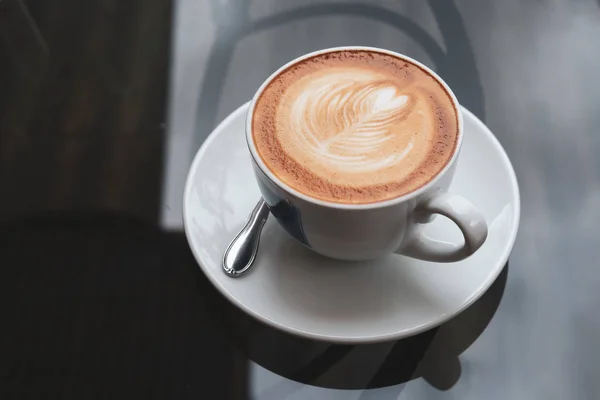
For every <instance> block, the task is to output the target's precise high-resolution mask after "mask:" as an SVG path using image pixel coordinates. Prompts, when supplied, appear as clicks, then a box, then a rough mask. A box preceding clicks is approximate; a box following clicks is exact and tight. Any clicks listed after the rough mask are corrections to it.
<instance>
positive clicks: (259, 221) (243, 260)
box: [223, 197, 269, 278]
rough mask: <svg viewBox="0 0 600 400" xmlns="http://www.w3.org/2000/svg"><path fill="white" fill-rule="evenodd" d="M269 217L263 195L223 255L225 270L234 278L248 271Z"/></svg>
mask: <svg viewBox="0 0 600 400" xmlns="http://www.w3.org/2000/svg"><path fill="white" fill-rule="evenodd" d="M267 218H269V207H268V206H267V203H266V202H265V201H264V200H263V198H262V197H261V199H260V201H259V202H258V203H257V204H256V207H254V210H252V213H251V214H250V217H249V218H248V222H246V225H244V227H243V228H242V230H241V231H240V232H239V233H238V234H237V235H236V236H235V238H233V240H232V241H231V243H229V246H227V250H225V254H224V255H223V271H224V272H225V273H226V274H227V275H228V276H230V277H232V278H237V277H239V276H241V275H243V274H244V273H246V272H247V271H248V270H249V269H250V267H251V266H252V263H253V262H254V259H255V258H256V253H257V252H258V243H259V241H260V233H261V231H262V229H263V226H265V222H267Z"/></svg>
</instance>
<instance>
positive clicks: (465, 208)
mask: <svg viewBox="0 0 600 400" xmlns="http://www.w3.org/2000/svg"><path fill="white" fill-rule="evenodd" d="M415 212H416V213H417V219H418V220H422V221H426V219H427V218H428V217H429V216H431V214H440V215H443V216H445V217H447V218H449V219H450V220H452V221H453V222H454V223H455V224H456V225H457V226H458V227H459V228H460V230H461V232H462V234H463V237H464V244H462V245H460V244H453V243H448V242H442V241H439V240H435V239H432V238H430V237H427V236H426V235H424V234H423V232H422V230H421V229H418V228H417V229H416V230H415V232H414V233H413V234H412V235H411V236H409V237H408V238H407V239H406V240H405V241H404V245H403V246H402V247H401V248H400V250H398V251H396V252H397V253H399V254H403V255H405V256H408V257H413V258H418V259H421V260H425V261H433V262H454V261H460V260H464V259H465V258H467V257H469V256H470V255H471V254H473V253H475V252H476V251H477V250H478V249H479V248H480V247H481V245H482V244H483V242H485V239H486V238H487V234H488V228H487V223H486V222H485V217H484V216H483V214H482V213H480V212H479V211H477V209H476V208H475V207H474V206H473V204H471V202H470V201H468V200H467V199H465V198H464V197H461V196H458V195H455V194H450V193H447V192H440V193H437V194H435V195H433V196H432V197H431V198H429V199H428V200H427V201H425V202H424V203H423V204H421V205H419V206H418V207H417V209H416V210H415ZM424 223H426V222H424ZM424 223H423V224H424ZM418 225H422V224H418Z"/></svg>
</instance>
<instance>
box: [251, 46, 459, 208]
mask: <svg viewBox="0 0 600 400" xmlns="http://www.w3.org/2000/svg"><path fill="white" fill-rule="evenodd" d="M252 135H253V139H254V143H255V146H256V148H257V150H258V154H259V156H260V158H261V159H262V160H263V162H264V163H265V164H266V166H267V167H268V168H269V170H270V171H271V172H272V173H273V174H275V175H276V176H277V177H278V178H279V179H281V181H283V182H284V183H286V184H287V185H289V186H291V187H292V188H294V189H296V190H297V191H299V192H301V193H303V194H305V195H307V196H310V197H314V198H316V199H320V200H325V201H329V202H334V203H347V204H363V203H373V202H378V201H383V200H388V199H392V198H395V197H399V196H402V195H404V194H407V193H410V192H412V191H414V190H416V189H418V188H419V187H421V186H423V185H425V184H427V183H428V182H429V181H430V180H431V179H433V178H434V177H435V176H436V175H437V174H438V173H439V172H440V171H441V170H442V169H443V168H444V167H445V166H446V164H447V163H448V161H449V160H450V158H451V157H452V155H453V153H454V149H455V147H456V144H457V138H458V118H457V110H455V108H454V105H453V102H452V100H451V97H450V95H449V94H448V93H447V91H446V90H445V89H444V87H443V86H442V85H441V84H440V83H439V82H438V81H437V80H436V79H435V78H434V77H433V76H431V75H430V74H429V73H427V72H426V71H424V70H423V69H422V68H421V67H419V66H417V65H415V64H413V63H411V62H409V61H407V60H404V59H402V58H398V57H394V56H392V55H388V54H385V53H379V52H375V51H369V50H340V51H333V52H329V53H323V54H320V55H316V56H314V57H311V58H308V59H304V60H301V61H299V62H297V63H295V64H293V65H292V66H290V67H289V68H287V69H285V70H284V71H282V72H281V73H279V75H277V76H276V77H275V78H274V79H273V80H272V81H271V82H270V83H269V84H268V85H267V86H266V88H265V89H264V90H263V92H262V93H261V94H260V96H259V98H258V100H257V102H256V104H255V107H254V112H253V116H252Z"/></svg>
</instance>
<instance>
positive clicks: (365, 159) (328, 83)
mask: <svg viewBox="0 0 600 400" xmlns="http://www.w3.org/2000/svg"><path fill="white" fill-rule="evenodd" d="M377 78H378V77H377V76H373V74H370V73H368V72H367V71H361V70H356V71H345V72H336V71H329V72H328V73H324V74H323V75H322V76H320V77H319V78H317V79H311V80H310V82H307V83H306V84H305V85H302V92H301V94H300V95H299V96H298V98H297V99H296V100H295V101H294V102H293V103H292V106H291V109H290V115H289V118H290V130H289V133H288V135H289V136H288V138H287V139H289V140H290V141H293V142H294V145H295V146H298V147H299V148H303V149H304V150H305V155H306V156H307V157H311V158H313V159H315V160H318V161H319V162H320V163H323V164H326V165H327V166H328V167H329V169H330V170H335V171H338V172H341V173H359V172H374V171H377V170H381V169H384V168H389V167H391V166H392V165H395V164H397V163H398V162H400V161H402V160H403V159H404V158H405V157H406V156H407V155H409V154H410V152H411V150H412V149H413V148H414V144H413V140H409V141H408V143H407V144H406V146H405V148H403V149H395V148H392V147H390V146H389V145H390V141H391V139H393V138H394V135H395V132H394V130H393V128H394V127H395V126H396V125H397V124H398V123H399V122H400V121H401V120H402V119H403V118H402V117H403V111H404V109H405V106H406V105H407V103H408V101H409V95H408V94H403V93H402V92H401V91H400V90H399V89H398V88H397V87H395V86H394V85H392V84H390V83H389V82H386V81H385V80H378V79H377ZM386 148H388V150H396V151H386ZM397 150H400V151H399V152H398V151H397Z"/></svg>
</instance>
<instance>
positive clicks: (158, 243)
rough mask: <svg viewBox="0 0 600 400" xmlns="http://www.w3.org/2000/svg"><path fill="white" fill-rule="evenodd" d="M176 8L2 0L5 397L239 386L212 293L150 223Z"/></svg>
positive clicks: (1, 373)
mask: <svg viewBox="0 0 600 400" xmlns="http://www.w3.org/2000/svg"><path fill="white" fill-rule="evenodd" d="M171 10H172V3H171V1H170V0H149V1H145V0H144V1H141V0H132V1H116V0H86V1H74V0H54V1H40V0H26V1H25V0H3V1H2V2H1V3H0V64H1V67H0V68H1V70H0V188H1V189H0V193H1V195H0V399H3V400H4V399H7V400H8V399H100V398H105V399H115V398H123V399H124V398H128V399H131V398H144V399H149V398H157V399H175V398H177V399H188V398H189V399H192V398H193V399H198V398H207V397H206V396H209V397H212V398H236V397H239V396H240V393H242V392H241V391H240V390H241V389H240V387H242V388H243V387H245V385H244V384H242V385H241V386H240V385H238V386H237V387H235V386H234V385H232V382H233V381H232V377H233V376H238V377H239V378H238V380H240V381H242V382H243V380H244V374H245V363H244V362H240V360H239V359H236V358H234V357H233V355H232V351H231V350H230V348H229V346H228V345H227V342H226V341H225V339H224V338H222V337H221V334H220V332H219V331H218V330H217V328H216V327H215V324H214V323H213V321H214V317H212V314H211V312H210V310H209V308H208V306H207V302H206V301H205V300H204V299H205V298H206V297H208V298H211V296H213V295H214V293H213V291H214V289H212V287H210V286H209V285H208V284H207V282H206V280H205V279H204V277H203V276H202V275H201V273H200V272H199V271H198V269H197V268H196V264H195V262H194V260H193V258H192V257H191V255H190V252H189V249H188V247H187V244H186V242H185V239H184V237H183V235H182V234H168V233H165V232H163V231H161V230H160V229H159V228H158V226H157V219H158V213H159V209H160V193H161V192H160V191H161V182H162V175H161V171H162V167H163V165H162V164H163V154H164V149H163V144H164V140H165V113H166V91H167V85H168V69H169V50H170V46H169V43H170V37H171V36H170V32H171ZM211 293H212V294H211ZM202 294H204V295H202Z"/></svg>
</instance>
